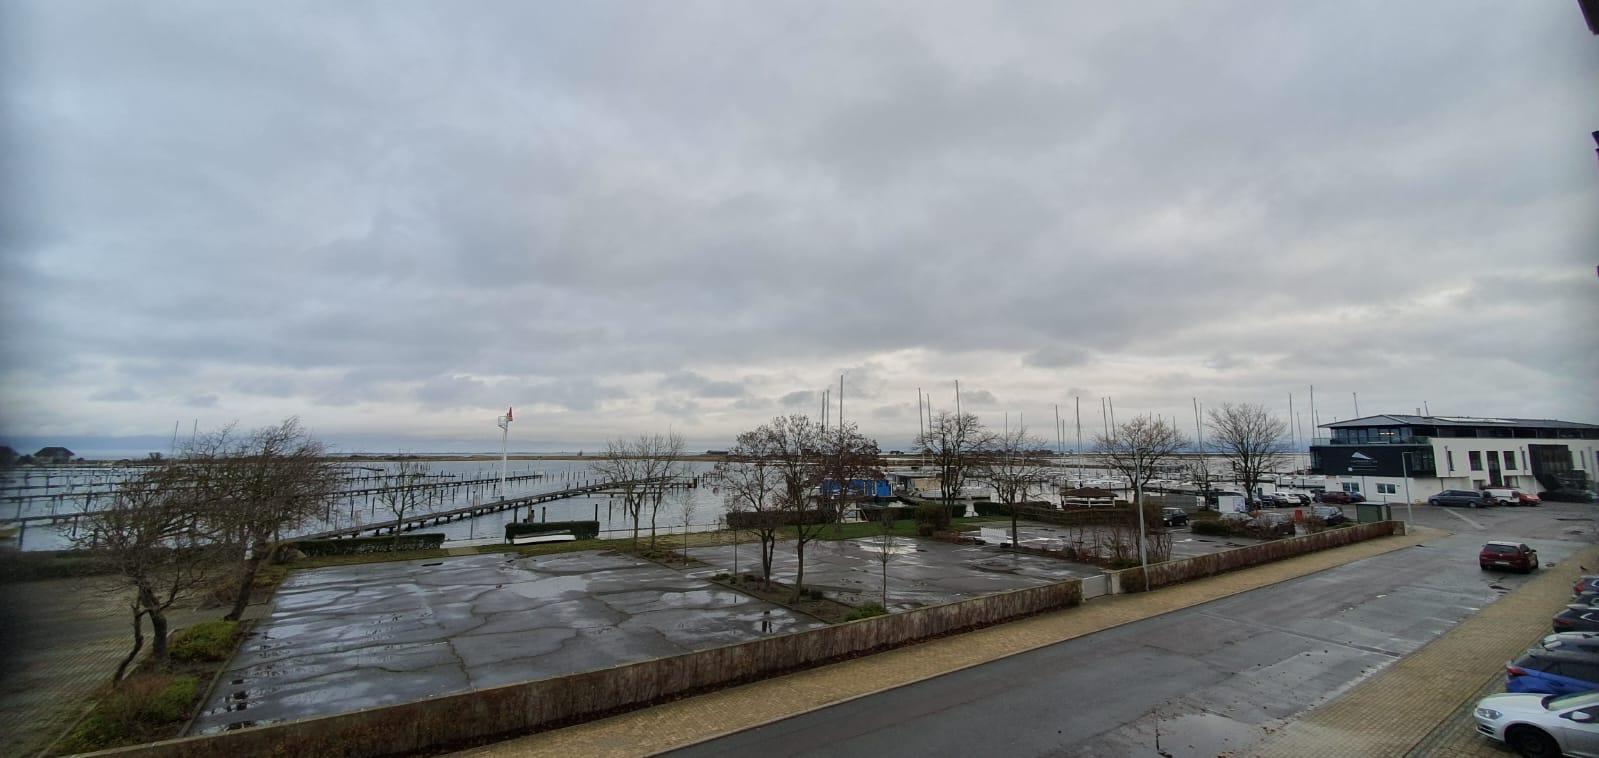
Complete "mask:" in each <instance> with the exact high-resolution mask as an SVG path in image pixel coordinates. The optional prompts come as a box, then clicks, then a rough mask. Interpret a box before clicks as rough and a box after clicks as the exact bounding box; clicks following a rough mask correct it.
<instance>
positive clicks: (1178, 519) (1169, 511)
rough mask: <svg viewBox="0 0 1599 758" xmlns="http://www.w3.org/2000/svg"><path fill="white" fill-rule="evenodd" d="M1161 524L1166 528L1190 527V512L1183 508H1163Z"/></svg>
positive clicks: (1161, 510)
mask: <svg viewBox="0 0 1599 758" xmlns="http://www.w3.org/2000/svg"><path fill="white" fill-rule="evenodd" d="M1160 523H1162V524H1165V525H1166V526H1188V512H1187V511H1184V510H1183V509H1181V508H1162V509H1160Z"/></svg>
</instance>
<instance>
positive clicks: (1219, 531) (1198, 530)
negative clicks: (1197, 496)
mask: <svg viewBox="0 0 1599 758" xmlns="http://www.w3.org/2000/svg"><path fill="white" fill-rule="evenodd" d="M1188 530H1189V531H1191V532H1193V533H1194V534H1205V535H1209V536H1211V537H1227V536H1231V535H1232V529H1230V528H1228V526H1227V522H1225V521H1222V520H1221V519H1205V520H1203V521H1201V520H1194V521H1190V522H1189V523H1188Z"/></svg>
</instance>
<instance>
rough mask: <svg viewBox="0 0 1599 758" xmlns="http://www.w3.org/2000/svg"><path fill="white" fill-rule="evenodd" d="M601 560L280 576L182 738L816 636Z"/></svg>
mask: <svg viewBox="0 0 1599 758" xmlns="http://www.w3.org/2000/svg"><path fill="white" fill-rule="evenodd" d="M822 625H823V624H821V623H820V622H818V621H816V620H814V619H811V618H809V617H806V616H801V615H798V614H795V613H793V612H791V611H789V610H787V609H785V608H782V607H779V606H775V605H772V604H770V603H766V602H762V601H760V600H756V599H754V598H751V597H749V596H747V595H744V594H742V593H738V592H733V591H730V590H727V589H724V588H722V587H719V586H717V585H714V584H711V583H709V582H706V581H703V580H701V579H696V578H694V577H691V576H685V575H684V574H682V573H680V572H677V571H673V570H671V569H668V568H665V567H663V566H660V565H657V564H654V563H650V562H648V561H643V560H640V559H637V558H632V557H629V556H625V555H621V554H618V553H616V552H613V551H586V552H579V553H563V554H558V555H549V556H535V557H528V558H522V557H518V556H513V555H476V556H465V557H460V558H447V559H442V560H432V561H397V562H392V563H374V564H363V565H355V566H346V567H338V568H325V569H314V570H310V571H303V572H298V573H296V574H293V575H292V576H290V577H289V579H288V580H286V581H285V582H284V583H283V585H282V586H281V587H280V588H279V589H278V592H277V595H276V597H275V598H274V600H273V606H272V609H271V612H270V614H269V615H268V617H267V618H265V619H262V620H261V622H260V624H258V625H257V626H256V628H255V629H254V630H253V631H252V632H251V634H250V636H249V637H248V638H246V639H245V641H244V642H243V643H242V644H241V645H240V648H239V652H238V653H237V654H236V655H235V656H234V659H233V660H232V661H231V663H230V664H229V669H228V670H227V671H226V672H225V673H224V674H223V676H222V678H221V680H220V684H219V686H218V687H217V689H216V691H215V692H213V693H212V696H211V698H210V700H209V701H208V702H207V703H206V704H205V706H204V708H203V711H202V713H201V715H200V716H199V718H198V719H197V720H196V722H195V725H194V727H193V729H192V730H191V731H192V732H194V733H202V732H213V731H220V730H223V729H228V728H234V727H236V726H241V725H250V724H258V723H267V722H273V721H284V720H292V719H301V718H308V717H311V716H324V715H329V714H334V713H344V712H347V711H353V710H359V709H362V708H370V707H373V706H379V705H390V704H394V703H405V702H411V701H414V700H420V699H423V698H427V697H434V696H438V695H446V694H450V693H455V692H463V691H466V690H472V689H481V688H484V687H493V686H496V685H501V684H510V683H514V682H522V681H530V680H534V679H543V678H547V677H552V676H560V675H563V674H570V673H576V672H579V671H590V670H593V669H598V668H604V667H607V666H614V665H617V664H620V663H628V662H632V661H639V660H645V659H649V658H656V657H660V656H666V655H674V654H677V653H682V652H686V651H689V650H699V649H703V648H709V647H717V646H720V645H726V644H730V643H734V642H742V641H745V640H750V639H756V638H758V637H761V636H765V635H770V634H780V633H785V632H791V631H797V630H800V629H809V628H812V627H817V626H822Z"/></svg>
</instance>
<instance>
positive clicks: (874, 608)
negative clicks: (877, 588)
mask: <svg viewBox="0 0 1599 758" xmlns="http://www.w3.org/2000/svg"><path fill="white" fill-rule="evenodd" d="M887 613H888V609H886V608H884V607H883V606H881V605H878V604H877V603H867V604H865V605H862V606H858V607H856V608H855V610H853V611H850V612H849V615H848V616H845V617H844V620H845V621H859V620H860V619H869V618H871V617H873V616H882V615H885V614H887Z"/></svg>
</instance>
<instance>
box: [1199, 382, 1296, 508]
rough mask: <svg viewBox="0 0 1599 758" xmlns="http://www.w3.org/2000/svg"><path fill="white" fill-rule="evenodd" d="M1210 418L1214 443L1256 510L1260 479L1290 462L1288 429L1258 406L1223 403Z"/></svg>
mask: <svg viewBox="0 0 1599 758" xmlns="http://www.w3.org/2000/svg"><path fill="white" fill-rule="evenodd" d="M1207 415H1208V416H1209V417H1210V419H1209V421H1210V423H1209V424H1208V426H1209V427H1210V430H1211V435H1212V437H1211V440H1212V442H1213V443H1214V444H1215V446H1216V450H1217V452H1218V453H1219V454H1220V455H1221V456H1222V457H1223V458H1225V459H1227V464H1228V466H1229V467H1230V468H1231V469H1232V471H1233V474H1234V475H1235V476H1237V477H1238V481H1239V483H1240V484H1242V485H1243V487H1244V500H1245V502H1246V503H1248V504H1249V506H1251V507H1250V510H1254V508H1253V506H1254V504H1255V501H1256V496H1255V488H1256V487H1257V486H1259V485H1258V484H1257V482H1258V481H1259V479H1260V477H1261V476H1263V475H1265V474H1270V473H1275V472H1276V471H1277V470H1278V469H1280V468H1282V466H1283V463H1284V462H1285V461H1286V460H1287V456H1286V455H1285V452H1284V450H1283V441H1284V439H1285V438H1286V437H1287V436H1288V425H1287V424H1286V423H1284V422H1283V420H1282V419H1279V418H1277V417H1275V416H1273V415H1271V413H1270V412H1269V411H1267V410H1266V407H1265V406H1263V405H1259V404H1256V403H1237V404H1234V403H1222V406H1221V407H1220V408H1212V409H1211V410H1210V413H1209V414H1207Z"/></svg>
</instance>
